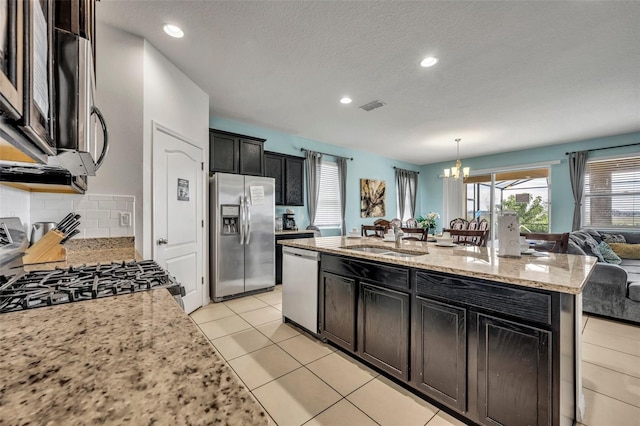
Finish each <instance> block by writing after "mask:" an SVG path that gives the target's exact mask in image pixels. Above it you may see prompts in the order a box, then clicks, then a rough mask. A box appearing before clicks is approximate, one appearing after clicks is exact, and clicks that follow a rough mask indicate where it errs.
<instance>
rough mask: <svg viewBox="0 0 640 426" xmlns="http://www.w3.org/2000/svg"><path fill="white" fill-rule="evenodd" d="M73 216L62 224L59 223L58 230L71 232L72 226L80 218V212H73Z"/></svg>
mask: <svg viewBox="0 0 640 426" xmlns="http://www.w3.org/2000/svg"><path fill="white" fill-rule="evenodd" d="M72 215H73V216H72V217H71V219H69V220H67V221H66V222H65V223H64V224H63V225H62V226H60V225H58V231H60V232H62V233H63V234H66V233H68V232H69V230H70V228H71V227H72V226H73V225H74V224H75V223H78V222H77V221H78V219H80V215H79V214H73V213H72Z"/></svg>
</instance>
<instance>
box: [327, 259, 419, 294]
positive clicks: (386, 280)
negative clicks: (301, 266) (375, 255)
mask: <svg viewBox="0 0 640 426" xmlns="http://www.w3.org/2000/svg"><path fill="white" fill-rule="evenodd" d="M322 268H323V269H324V270H326V271H332V272H335V273H337V274H340V275H347V276H351V277H357V278H366V280H367V281H370V282H371V281H372V282H376V283H379V284H382V285H383V286H385V287H391V288H396V289H399V290H409V289H410V285H409V270H408V269H402V268H395V267H393V266H386V265H380V264H375V263H369V262H362V261H356V260H352V259H350V258H345V257H336V256H323V257H322Z"/></svg>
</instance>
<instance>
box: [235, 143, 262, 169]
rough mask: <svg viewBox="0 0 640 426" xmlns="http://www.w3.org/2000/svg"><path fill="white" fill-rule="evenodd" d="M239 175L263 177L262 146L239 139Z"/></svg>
mask: <svg viewBox="0 0 640 426" xmlns="http://www.w3.org/2000/svg"><path fill="white" fill-rule="evenodd" d="M239 143H240V174H241V175H251V176H264V145H263V143H262V142H259V141H253V140H250V139H240V140H239Z"/></svg>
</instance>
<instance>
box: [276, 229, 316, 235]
mask: <svg viewBox="0 0 640 426" xmlns="http://www.w3.org/2000/svg"><path fill="white" fill-rule="evenodd" d="M313 233H314V231H313V230H312V229H296V230H287V231H276V235H293V234H313Z"/></svg>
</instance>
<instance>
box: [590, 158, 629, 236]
mask: <svg viewBox="0 0 640 426" xmlns="http://www.w3.org/2000/svg"><path fill="white" fill-rule="evenodd" d="M582 208H583V211H582V225H583V226H589V227H594V228H637V227H639V226H640V157H627V158H617V159H609V160H599V161H598V160H594V161H589V162H587V167H586V171H585V177H584V203H583V206H582Z"/></svg>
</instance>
